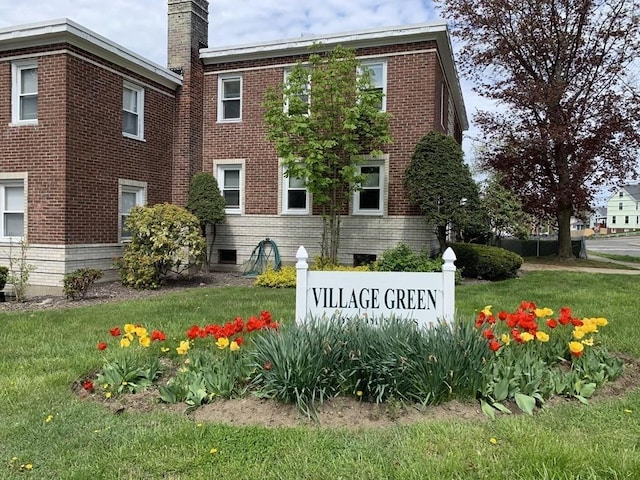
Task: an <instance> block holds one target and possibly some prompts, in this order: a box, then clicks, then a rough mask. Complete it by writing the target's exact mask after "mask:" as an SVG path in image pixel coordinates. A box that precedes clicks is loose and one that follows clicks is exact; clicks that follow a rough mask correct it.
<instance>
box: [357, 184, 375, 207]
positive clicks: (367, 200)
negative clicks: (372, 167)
mask: <svg viewBox="0 0 640 480" xmlns="http://www.w3.org/2000/svg"><path fill="white" fill-rule="evenodd" d="M359 193H360V208H361V209H363V210H380V190H379V189H377V188H372V189H370V190H364V191H362V192H359Z"/></svg>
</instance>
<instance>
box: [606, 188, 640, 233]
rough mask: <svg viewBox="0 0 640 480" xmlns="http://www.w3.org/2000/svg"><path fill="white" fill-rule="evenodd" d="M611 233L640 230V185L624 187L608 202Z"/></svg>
mask: <svg viewBox="0 0 640 480" xmlns="http://www.w3.org/2000/svg"><path fill="white" fill-rule="evenodd" d="M606 225H607V230H608V232H609V233H620V232H630V231H632V230H638V229H640V185H622V186H621V187H619V188H618V189H616V190H615V191H614V193H613V195H611V197H609V200H608V201H607V222H606Z"/></svg>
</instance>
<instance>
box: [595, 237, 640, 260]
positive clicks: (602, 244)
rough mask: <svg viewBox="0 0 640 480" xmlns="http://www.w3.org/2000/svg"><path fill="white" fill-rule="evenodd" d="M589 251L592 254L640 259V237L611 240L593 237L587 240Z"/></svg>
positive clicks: (613, 238)
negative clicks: (629, 256) (627, 256)
mask: <svg viewBox="0 0 640 480" xmlns="http://www.w3.org/2000/svg"><path fill="white" fill-rule="evenodd" d="M587 250H589V251H592V252H601V253H611V254H615V255H631V256H634V257H640V236H629V237H609V238H594V237H592V238H591V239H589V240H587Z"/></svg>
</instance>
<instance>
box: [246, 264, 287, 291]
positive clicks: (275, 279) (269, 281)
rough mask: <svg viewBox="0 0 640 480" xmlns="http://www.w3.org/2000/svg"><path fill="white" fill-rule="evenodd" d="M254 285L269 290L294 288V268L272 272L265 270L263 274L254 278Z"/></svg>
mask: <svg viewBox="0 0 640 480" xmlns="http://www.w3.org/2000/svg"><path fill="white" fill-rule="evenodd" d="M255 285H257V286H259V287H271V288H292V287H295V286H296V267H294V266H287V267H280V269H279V270H274V269H273V268H272V267H269V268H267V270H266V271H265V272H264V273H261V274H260V275H258V276H257V277H256V281H255Z"/></svg>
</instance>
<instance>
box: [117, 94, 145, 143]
mask: <svg viewBox="0 0 640 480" xmlns="http://www.w3.org/2000/svg"><path fill="white" fill-rule="evenodd" d="M122 135H124V136H125V137H129V138H135V139H137V140H142V139H144V88H142V87H141V86H140V85H136V84H134V83H131V82H124V85H123V88H122Z"/></svg>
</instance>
